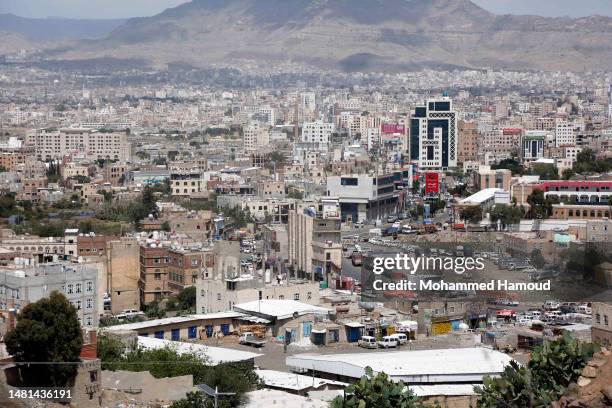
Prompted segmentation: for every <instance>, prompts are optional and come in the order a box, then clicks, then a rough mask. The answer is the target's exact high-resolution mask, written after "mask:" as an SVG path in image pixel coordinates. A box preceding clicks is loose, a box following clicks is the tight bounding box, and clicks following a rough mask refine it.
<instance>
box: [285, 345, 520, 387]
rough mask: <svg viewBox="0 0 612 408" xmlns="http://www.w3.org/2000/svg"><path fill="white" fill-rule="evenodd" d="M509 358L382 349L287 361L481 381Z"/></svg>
mask: <svg viewBox="0 0 612 408" xmlns="http://www.w3.org/2000/svg"><path fill="white" fill-rule="evenodd" d="M511 360H512V359H511V358H510V357H509V356H508V355H506V354H504V353H500V352H498V351H494V350H490V349H487V348H461V349H440V350H418V351H394V352H391V351H385V352H372V353H357V354H331V355H321V354H315V355H313V354H296V355H293V356H289V357H287V360H286V361H287V365H288V366H290V367H295V368H297V369H302V370H315V371H321V372H326V373H332V374H338V375H344V376H348V377H352V378H360V377H361V376H363V375H364V374H365V368H366V367H368V366H369V367H371V368H372V369H373V370H374V371H375V372H385V373H387V374H388V375H389V376H390V377H391V378H393V379H398V380H400V379H401V380H404V381H407V382H409V383H417V384H418V383H428V384H432V383H451V382H458V381H461V382H482V378H483V376H485V375H491V376H495V375H499V374H500V373H501V372H502V371H503V370H504V367H505V366H507V365H508V364H509V363H510V361H511Z"/></svg>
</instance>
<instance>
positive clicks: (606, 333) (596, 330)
mask: <svg viewBox="0 0 612 408" xmlns="http://www.w3.org/2000/svg"><path fill="white" fill-rule="evenodd" d="M591 307H592V312H593V315H592V316H593V325H592V326H591V336H592V338H593V341H594V342H599V343H601V345H603V346H608V347H609V346H610V345H612V305H611V304H608V303H602V302H596V303H593V304H592V306H591Z"/></svg>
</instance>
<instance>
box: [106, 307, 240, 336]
mask: <svg viewBox="0 0 612 408" xmlns="http://www.w3.org/2000/svg"><path fill="white" fill-rule="evenodd" d="M240 316H242V313H238V312H233V311H229V312H218V313H209V314H197V315H189V316H177V317H166V318H163V319H154V320H146V321H144V322H136V323H126V324H118V325H116V326H109V327H105V328H104V330H107V331H123V330H144V329H150V328H155V327H159V326H166V325H170V324H177V323H185V322H196V321H198V320H212V319H227V318H236V317H240Z"/></svg>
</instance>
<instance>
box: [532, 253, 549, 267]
mask: <svg viewBox="0 0 612 408" xmlns="http://www.w3.org/2000/svg"><path fill="white" fill-rule="evenodd" d="M531 263H532V264H533V266H535V267H536V268H538V269H541V268H543V267H544V265H546V259H544V256H542V251H540V250H539V249H538V248H535V249H534V250H533V251H531Z"/></svg>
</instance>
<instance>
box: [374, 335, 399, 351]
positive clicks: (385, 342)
mask: <svg viewBox="0 0 612 408" xmlns="http://www.w3.org/2000/svg"><path fill="white" fill-rule="evenodd" d="M398 345H399V341H398V340H397V339H396V338H395V337H393V336H385V337H383V338H382V339H381V340H380V341H379V342H378V347H380V348H395V347H397V346H398Z"/></svg>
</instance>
